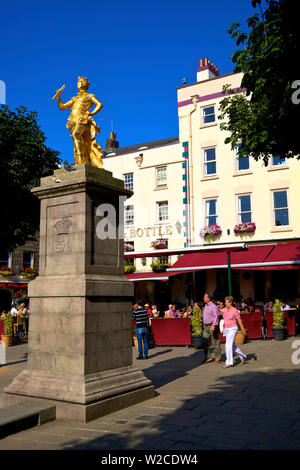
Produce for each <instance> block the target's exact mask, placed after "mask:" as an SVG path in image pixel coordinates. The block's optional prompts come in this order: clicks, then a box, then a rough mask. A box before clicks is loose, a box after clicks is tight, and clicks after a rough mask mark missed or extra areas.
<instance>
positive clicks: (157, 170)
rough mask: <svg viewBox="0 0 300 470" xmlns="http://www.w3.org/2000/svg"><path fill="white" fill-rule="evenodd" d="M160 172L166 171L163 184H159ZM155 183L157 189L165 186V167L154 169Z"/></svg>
mask: <svg viewBox="0 0 300 470" xmlns="http://www.w3.org/2000/svg"><path fill="white" fill-rule="evenodd" d="M160 170H165V171H166V177H165V182H163V183H160V182H159V177H158V173H159V171H160ZM155 183H156V187H157V188H159V187H162V186H167V166H166V165H164V166H158V167H156V169H155Z"/></svg>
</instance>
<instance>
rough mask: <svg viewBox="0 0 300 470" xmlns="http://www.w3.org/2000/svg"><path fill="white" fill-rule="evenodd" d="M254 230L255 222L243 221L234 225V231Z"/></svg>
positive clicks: (245, 231) (251, 231)
mask: <svg viewBox="0 0 300 470" xmlns="http://www.w3.org/2000/svg"><path fill="white" fill-rule="evenodd" d="M255 230H256V225H255V222H245V223H243V224H237V225H235V226H234V233H253V232H255Z"/></svg>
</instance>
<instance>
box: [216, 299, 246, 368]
mask: <svg viewBox="0 0 300 470" xmlns="http://www.w3.org/2000/svg"><path fill="white" fill-rule="evenodd" d="M232 303H233V298H232V297H231V296H230V297H225V305H226V307H225V308H224V309H222V313H223V320H224V333H223V334H224V335H225V336H226V343H225V354H226V364H225V365H224V366H223V368H224V369H227V368H228V367H233V354H234V353H236V354H238V356H239V358H240V360H241V364H245V359H246V358H247V356H246V355H245V354H244V353H243V352H242V351H241V350H240V348H239V347H238V346H237V345H236V344H234V339H235V337H236V334H237V332H238V325H237V322H238V324H239V325H240V327H241V330H242V331H243V333H244V334H246V331H245V328H244V325H243V323H242V320H241V316H240V312H239V311H238V310H237V309H236V308H235V307H234V306H233V305H232Z"/></svg>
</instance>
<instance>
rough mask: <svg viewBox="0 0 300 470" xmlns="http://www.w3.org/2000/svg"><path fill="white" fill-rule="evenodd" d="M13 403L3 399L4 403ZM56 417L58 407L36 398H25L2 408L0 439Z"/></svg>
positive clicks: (0, 409) (0, 412)
mask: <svg viewBox="0 0 300 470" xmlns="http://www.w3.org/2000/svg"><path fill="white" fill-rule="evenodd" d="M19 398H20V397H19ZM3 402H4V403H5V402H7V403H9V402H10V403H12V401H11V400H8V401H6V400H5V399H4V400H2V403H3ZM55 418H56V408H55V406H53V405H50V404H47V403H41V402H40V401H35V400H24V401H21V402H17V403H15V404H11V405H9V406H4V408H0V439H3V438H4V437H6V436H9V435H10V434H15V433H17V432H19V431H24V430H25V429H28V428H32V427H34V426H38V425H39V424H43V423H46V422H47V421H53V420H55Z"/></svg>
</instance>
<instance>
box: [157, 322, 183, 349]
mask: <svg viewBox="0 0 300 470" xmlns="http://www.w3.org/2000/svg"><path fill="white" fill-rule="evenodd" d="M151 327H152V333H153V337H154V343H155V344H156V345H158V346H183V345H186V346H187V345H191V331H190V320H189V318H153V319H152V320H151Z"/></svg>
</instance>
